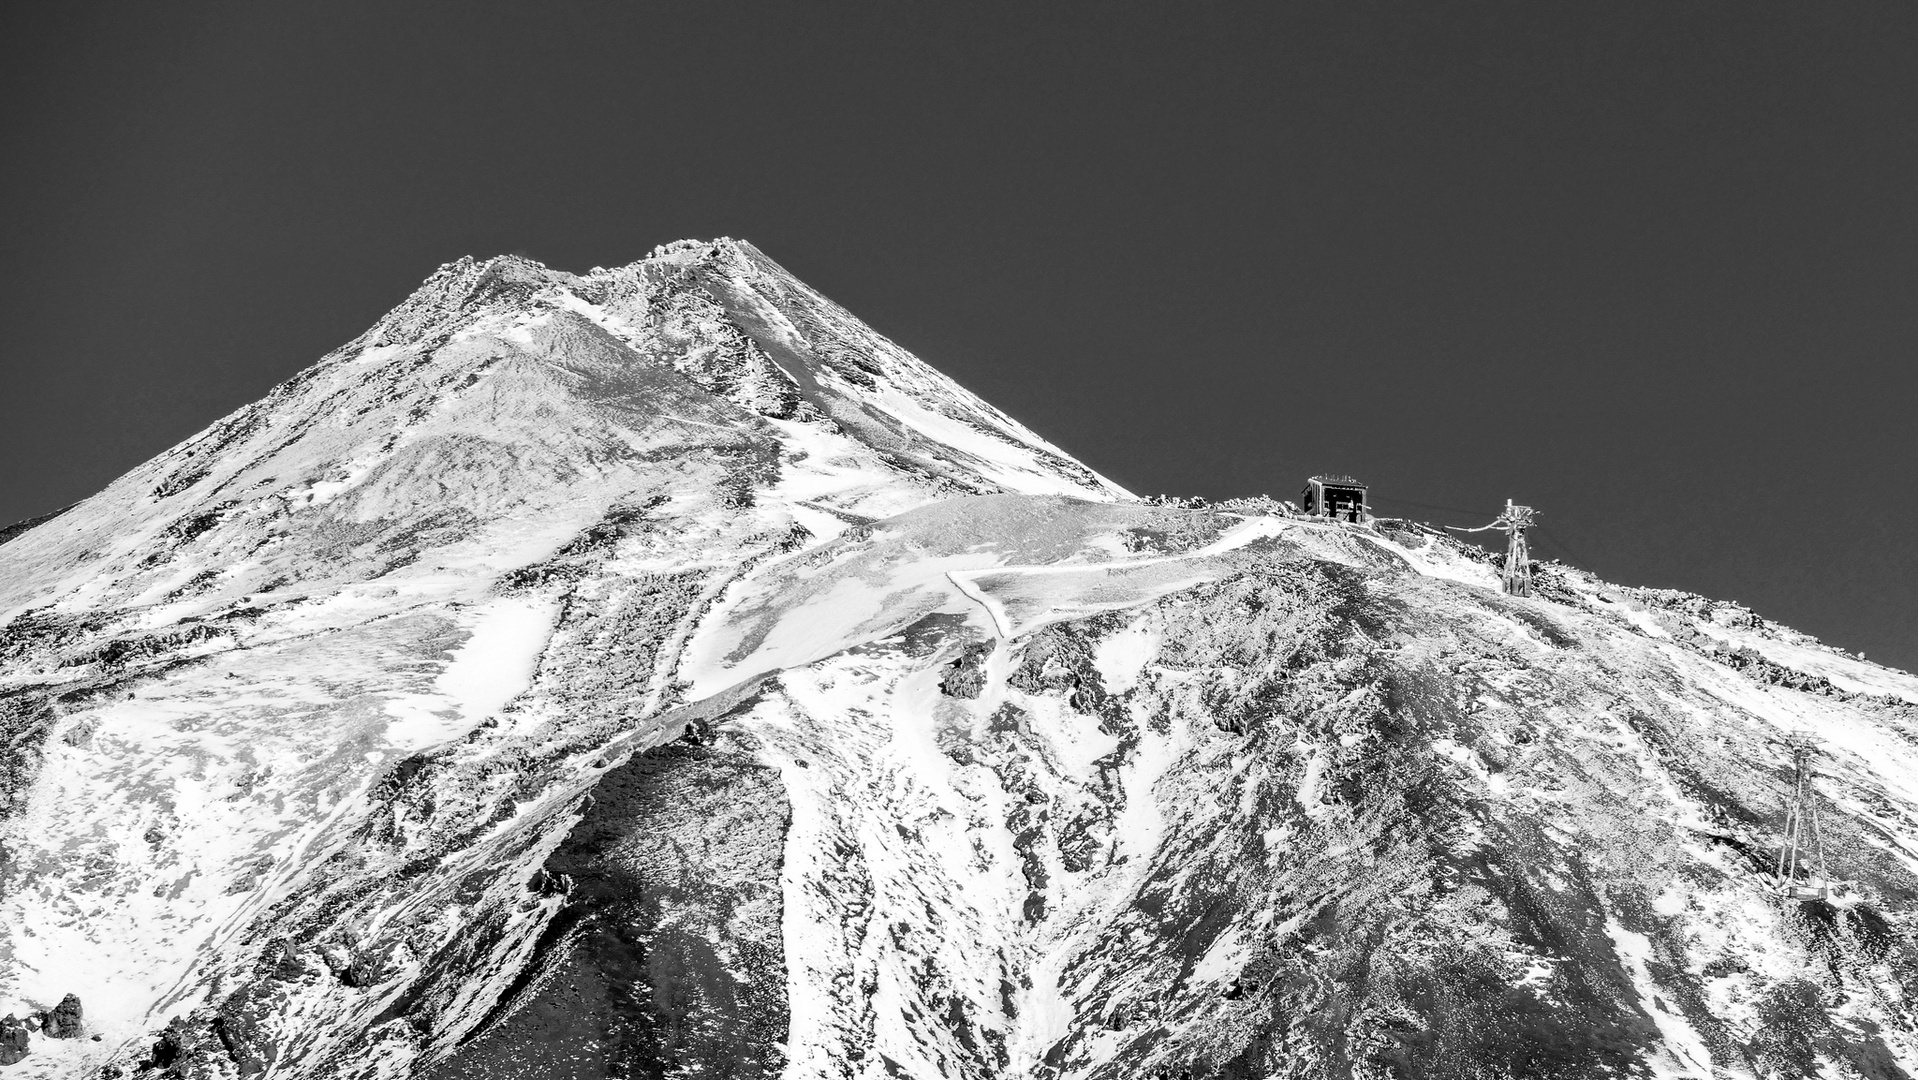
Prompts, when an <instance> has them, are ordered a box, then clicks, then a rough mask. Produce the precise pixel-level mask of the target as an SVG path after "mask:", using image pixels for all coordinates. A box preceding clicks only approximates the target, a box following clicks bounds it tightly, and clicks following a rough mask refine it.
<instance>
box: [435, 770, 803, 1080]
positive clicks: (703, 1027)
mask: <svg viewBox="0 0 1918 1080" xmlns="http://www.w3.org/2000/svg"><path fill="white" fill-rule="evenodd" d="M715 742H716V743H717V745H711V744H706V743H692V742H687V741H677V742H674V743H670V744H667V745H665V746H661V747H659V748H657V749H654V750H651V751H648V752H646V753H644V754H640V755H638V756H636V757H634V758H633V760H632V761H631V762H629V763H628V764H627V765H625V766H623V767H622V768H620V769H616V770H614V771H612V772H610V773H608V774H606V776H605V777H604V778H603V779H602V780H601V781H600V784H599V786H598V787H597V788H596V789H595V792H594V795H595V798H594V800H593V803H592V806H591V809H590V811H589V812H588V813H587V815H586V817H585V819H584V820H582V821H581V822H580V823H579V825H578V826H576V827H575V828H574V830H573V832H572V834H571V835H570V836H569V837H568V838H567V840H566V842H565V843H564V844H562V845H561V846H560V848H559V850H557V851H555V852H554V853H553V856H552V857H551V858H550V859H548V860H547V862H546V865H545V867H544V868H542V870H541V871H540V873H539V874H537V875H535V877H534V879H533V881H532V882H530V883H529V887H530V888H531V889H532V890H533V891H534V892H536V893H545V894H546V895H553V894H554V892H553V890H555V889H563V890H564V895H565V896H566V897H567V900H566V907H565V908H564V909H562V911H561V913H560V915H559V916H558V917H557V918H556V919H555V920H554V922H553V924H552V926H551V928H550V929H549V930H548V931H547V935H546V939H545V940H544V941H543V942H542V943H541V945H540V955H539V957H538V958H537V959H536V960H535V962H534V964H533V966H532V967H531V968H530V969H529V970H528V971H527V973H526V975H525V976H523V977H522V978H521V980H520V984H519V986H517V987H516V988H515V989H514V990H513V991H512V992H510V993H509V994H508V998H507V1000H506V1001H505V1002H503V1003H502V1006H501V1008H500V1010H499V1011H498V1015H497V1017H496V1019H495V1020H494V1021H492V1022H491V1023H489V1025H488V1030H487V1032H486V1034H484V1035H482V1036H480V1037H479V1038H477V1039H475V1040H474V1041H472V1042H471V1043H468V1044H467V1045H466V1046H464V1047H462V1048H461V1049H460V1050H459V1051H458V1052H457V1053H455V1054H454V1055H453V1056H452V1057H451V1058H450V1059H448V1060H447V1061H446V1062H444V1063H442V1064H441V1065H439V1066H437V1067H435V1068H433V1069H430V1070H428V1071H427V1072H426V1073H424V1074H423V1077H425V1078H430V1080H455V1078H458V1080H466V1078H472V1080H481V1078H491V1077H496V1076H508V1075H511V1076H521V1075H524V1076H535V1075H536V1076H540V1077H542V1078H554V1080H566V1078H578V1080H587V1078H593V1080H597V1078H599V1077H603V1076H633V1077H665V1076H673V1077H688V1078H712V1080H722V1078H723V1080H756V1078H769V1077H773V1076H777V1075H779V1072H780V1070H781V1068H782V1067H783V1066H784V1057H783V1054H782V1052H781V1050H780V1044H781V1043H782V1042H783V1041H784V1039H785V1034H786V1001H785V963H784V953H783V948H782V939H781V935H780V927H779V917H780V911H781V907H782V904H781V898H780V892H779V867H780V860H781V853H782V848H781V843H782V840H783V838H784V835H785V830H786V826H787V822H788V815H789V811H788V809H787V806H786V801H785V797H784V794H783V792H782V790H781V788H780V786H779V779H778V773H777V772H776V771H775V770H773V769H770V768H767V767H765V766H761V765H758V764H756V763H755V762H754V761H753V759H752V757H751V755H750V754H749V753H747V752H745V751H744V750H742V749H740V748H739V747H737V746H736V745H729V740H728V739H727V738H726V737H725V736H723V735H721V736H719V737H718V738H717V739H716V740H715Z"/></svg>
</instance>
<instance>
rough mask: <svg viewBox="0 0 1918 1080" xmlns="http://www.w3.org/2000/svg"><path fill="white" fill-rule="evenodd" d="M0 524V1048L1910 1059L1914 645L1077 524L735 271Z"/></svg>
mask: <svg viewBox="0 0 1918 1080" xmlns="http://www.w3.org/2000/svg"><path fill="white" fill-rule="evenodd" d="M0 535H4V536H5V538H4V539H3V540H0V626H3V627H4V629H0V662H3V663H4V668H3V669H0V738H4V739H6V740H7V742H8V754H7V756H6V758H5V759H4V763H3V764H0V815H4V817H3V819H0V844H3V845H4V846H0V998H4V999H6V1000H4V1001H0V1009H10V1010H13V1011H14V1012H15V1013H16V1014H21V1015H28V1016H30V1017H33V1018H36V1019H35V1021H34V1024H38V1025H39V1026H37V1027H35V1026H34V1024H25V1025H23V1024H20V1023H19V1022H17V1021H16V1022H13V1023H11V1024H4V1025H0V1027H4V1029H5V1030H0V1060H4V1059H5V1058H6V1057H11V1056H17V1055H14V1054H13V1053H12V1052H11V1050H10V1049H9V1048H15V1049H17V1048H24V1049H25V1055H24V1057H20V1058H19V1059H18V1060H17V1061H16V1062H15V1063H13V1064H8V1065H0V1076H34V1077H56V1076H59V1077H65V1076H104V1075H124V1076H135V1075H143V1076H150V1077H158V1076H174V1077H196V1078H202V1077H236V1076H271V1077H286V1078H296V1077H298V1078H305V1077H312V1078H335V1077H368V1078H372V1077H381V1078H410V1077H418V1078H422V1080H429V1078H430V1080H440V1078H445V1080H452V1078H468V1077H471V1078H481V1077H554V1078H581V1080H585V1078H600V1077H668V1076H671V1077H710V1078H721V1077H725V1078H750V1077H773V1076H786V1077H794V1078H801V1077H806V1078H810V1077H834V1078H838V1077H861V1078H864V1077H871V1078H893V1077H924V1078H932V1077H967V1078H971V1077H978V1078H985V1077H1002V1076H1004V1077H1044V1078H1063V1077H1087V1078H1092V1077H1098V1078H1111V1080H1129V1078H1134V1077H1220V1078H1251V1077H1267V1076H1285V1077H1332V1076H1336V1077H1353V1076H1361V1077H1372V1076H1378V1077H1386V1076H1408V1077H1545V1076H1550V1077H1600V1076H1604V1077H1621V1076H1654V1075H1656V1076H1672V1077H1697V1078H1701V1080H1703V1078H1711V1077H1722V1076H1747V1075H1749V1076H1811V1075H1824V1076H1848V1077H1872V1078H1880V1077H1901V1076H1905V1075H1907V1071H1909V1070H1913V1069H1915V1068H1918V1020H1914V1014H1913V1012H1912V1002H1913V1001H1915V1000H1918V927H1915V926H1914V916H1918V861H1915V860H1918V679H1914V678H1912V677H1911V676H1909V675H1906V674H1904V673H1901V672H1895V671H1890V670H1887V669H1884V668H1881V667H1878V666H1875V665H1872V664H1868V663H1866V662H1864V661H1863V660H1862V659H1860V658H1857V657H1852V656H1848V655H1846V654H1844V653H1842V652H1839V651H1837V650H1833V649H1829V648H1826V647H1824V646H1822V645H1820V644H1819V643H1817V642H1816V641H1814V640H1812V639H1810V638H1808V637H1805V636H1804V635H1801V634H1797V633H1795V632H1793V631H1791V630H1789V629H1787V628H1784V627H1781V626H1778V625H1776V624H1773V623H1770V622H1767V621H1766V620H1764V619H1761V618H1759V617H1757V616H1756V615H1754V614H1752V613H1751V612H1749V611H1747V610H1745V609H1744V608H1742V607H1739V606H1738V605H1736V604H1728V603H1722V602H1716V601H1710V600H1706V599H1703V598H1700V597H1695V596H1691V595H1689V594H1683V593H1676V592H1669V591H1661V590H1648V589H1632V588H1624V587H1619V586H1614V585H1610V584H1607V583H1605V582H1602V581H1599V580H1597V579H1596V578H1594V577H1592V576H1591V575H1589V574H1586V573H1584V572H1582V571H1579V570H1576V569H1573V568H1570V567H1564V566H1558V565H1549V566H1547V567H1545V568H1543V569H1542V570H1541V571H1540V573H1539V576H1538V581H1537V593H1538V595H1536V596H1534V597H1527V598H1520V597H1511V596H1506V595H1503V594H1502V593H1500V592H1499V591H1498V577H1497V572H1496V570H1495V568H1494V567H1493V566H1492V565H1490V564H1489V563H1488V562H1487V560H1486V559H1485V558H1484V557H1483V553H1482V552H1480V551H1479V550H1478V549H1476V548H1473V547H1470V546H1466V545H1462V544H1459V543H1457V542H1454V541H1452V540H1449V539H1447V538H1445V537H1443V536H1441V535H1437V534H1435V533H1433V532H1432V531H1430V530H1428V529H1426V528H1424V527H1422V526H1419V525H1417V524H1415V523H1410V522H1396V521H1379V522H1368V523H1363V524H1352V523H1343V522H1332V521H1326V520H1321V519H1315V518H1311V517H1307V516H1304V515H1301V514H1299V513H1298V512H1297V511H1296V510H1294V509H1293V508H1291V507H1289V506H1287V505H1285V504H1281V503H1276V502H1273V501H1271V500H1268V499H1250V500H1240V501H1236V502H1231V503H1225V504H1220V505H1207V504H1204V503H1201V502H1198V501H1196V500H1188V501H1179V500H1152V501H1141V500H1138V499H1135V498H1134V497H1132V496H1131V495H1130V494H1128V493H1127V492H1125V491H1124V490H1123V489H1121V488H1119V487H1118V486H1116V485H1114V484H1113V483H1112V482H1110V481H1109V480H1106V479H1105V478H1103V477H1101V476H1099V475H1098V474H1097V473H1095V472H1093V471H1092V470H1090V469H1088V468H1086V467H1085V466H1084V465H1082V464H1080V463H1078V462H1077V461H1074V460H1073V459H1072V458H1071V457H1069V456H1067V455H1066V454H1064V453H1063V452H1061V451H1060V450H1058V449H1057V448H1055V447H1053V446H1051V445H1049V444H1048V443H1046V442H1045V441H1044V440H1043V439H1041V438H1039V437H1038V436H1037V435H1035V434H1034V433H1033V432H1031V431H1029V430H1028V429H1026V428H1024V427H1023V426H1021V425H1020V424H1018V423H1017V422H1015V421H1013V420H1012V419H1010V418H1009V417H1007V416H1006V415H1005V414H1003V413H1001V412H999V411H998V410H996V409H994V408H992V407H991V406H990V405H988V404H986V403H985V402H983V401H981V400H979V399H978V398H977V397H975V396H973V395H972V394H970V393H968V392H967V391H965V390H964V389H962V388H960V387H959V386H957V385H956V384H954V383H953V382H952V381H951V380H949V379H947V378H946V377H944V376H943V375H941V374H940V373H938V372H937V371H935V370H933V369H932V368H930V367H928V366H927V365H925V364H923V363H921V362H920V361H918V360H917V359H915V358H913V357H912V356H911V355H909V354H907V353H906V352H905V351H903V350H901V349H900V348H899V347H897V346H896V345H894V344H893V343H891V342H889V341H887V340H886V339H885V338H883V337H881V336H880V335H878V334H876V333H874V332H873V331H872V330H870V329H869V328H867V327H865V326H864V325H863V324H861V323H860V322H859V321H858V320H857V319H855V318H853V317H852V316H851V315H850V314H848V313H847V312H845V311H844V310H843V309H841V308H839V307H838V306H836V305H834V304H832V303H831V302H830V301H828V300H826V299H825V298H823V297H821V296H820V295H819V294H818V293H816V292H814V291H813V290H811V289H809V288H807V287H806V286H805V285H804V284H802V283H800V282H799V281H797V280H796V279H795V278H793V277H792V276H791V275H790V274H788V273H786V272H785V271H784V270H783V269H781V268H780V267H779V266H777V265H776V264H774V263H773V262H772V261H771V260H769V259H767V258H766V257H765V256H764V255H763V254H761V253H760V252H758V251H757V250H756V249H754V248H753V247H752V246H751V245H749V244H745V243H743V242H739V241H733V240H719V241H713V242H710V243H708V242H695V241H685V242H680V243H676V244H670V245H666V246H664V247H661V248H659V249H657V250H656V251H655V252H654V253H653V255H652V256H651V257H649V258H647V259H643V260H641V261H639V262H637V263H634V264H632V265H630V266H626V267H621V268H618V269H614V270H595V271H593V272H592V273H590V274H586V275H583V276H576V275H572V274H566V273H561V272H558V271H554V270H551V269H548V268H546V267H543V266H540V265H538V264H537V263H533V262H530V261H528V260H524V259H517V258H501V259H494V260H490V261H487V262H483V263H476V262H473V261H471V260H461V261H460V262H457V263H453V264H450V265H448V266H445V267H442V268H441V269H440V270H439V271H438V272H437V273H435V274H434V275H433V276H432V277H431V278H429V279H428V280H427V282H426V283H425V284H424V285H423V286H422V287H421V288H420V289H419V290H418V291H417V292H416V293H415V294H414V295H413V296H412V297H410V298H409V299H408V300H407V301H406V302H405V303H403V304H402V305H401V306H400V307H398V308H396V309H395V310H394V311H393V312H391V313H390V314H388V315H387V316H386V317H385V318H383V319H381V320H380V321H379V323H378V324H376V325H375V326H374V327H373V328H372V329H370V330H369V331H367V333H366V334H364V335H362V336H361V337H360V338H359V339H357V340H355V341H354V342H352V343H350V344H348V345H347V346H345V347H343V348H342V349H340V350H338V351H337V352H335V353H333V354H330V355H329V356H327V357H326V358H324V359H323V360H321V361H320V362H319V363H318V364H316V365H315V366H313V367H312V368H310V369H308V370H307V371H305V372H303V373H301V374H300V375H298V376H296V377H295V378H294V379H292V380H290V381H289V382H287V383H285V384H284V385H282V386H280V387H278V388H277V389H275V390H274V391H273V392H272V393H271V394H269V395H268V396H267V397H266V398H264V399H263V400H261V401H260V402H258V403H256V404H254V405H251V406H248V407H247V408H245V409H242V410H240V411H239V412H236V413H234V414H233V415H232V416H229V417H227V418H226V419H224V420H221V421H220V422H219V423H217V424H215V425H213V426H212V427H210V428H208V429H207V430H206V431H204V432H202V433H200V434H199V435H196V436H194V437H193V438H191V439H188V440H187V441H186V442H184V443H182V444H180V445H179V446H177V447H175V448H174V449H172V450H169V451H167V452H166V453H164V454H161V455H160V456H159V457H157V458H155V459H153V460H152V461H150V462H148V463H147V464H145V465H142V466H140V467H139V468H137V469H135V470H134V471H132V472H131V473H129V474H127V475H126V476H125V477H122V478H121V479H120V480H118V481H116V482H115V483H114V484H113V485H112V486H110V487H108V488H107V489H106V490H105V491H103V492H101V493H100V494H98V495H96V496H94V497H93V498H90V499H88V500H86V501H85V502H82V503H80V504H78V505H77V506H74V507H72V508H70V509H69V510H67V511H64V512H62V513H60V514H58V515H55V516H53V517H51V518H49V519H46V520H42V521H39V522H36V523H30V527H27V528H24V529H20V530H10V531H9V533H8V534H0ZM1807 739H1812V740H1815V741H1816V743H1817V746H1818V749H1817V750H1816V752H1815V753H1814V754H1813V755H1812V757H1811V768H1812V770H1813V773H1812V790H1813V791H1815V792H1816V793H1817V798H1818V800H1819V802H1818V809H1819V811H1820V814H1821V821H1822V823H1823V840H1824V845H1825V851H1826V855H1827V858H1828V861H1829V865H1828V866H1827V867H1826V868H1825V869H1824V872H1823V876H1822V878H1820V880H1819V884H1820V886H1821V888H1820V889H1819V890H1817V891H1815V892H1813V891H1807V890H1804V889H1801V890H1799V891H1798V892H1797V893H1793V892H1790V891H1781V889H1780V888H1779V883H1778V881H1777V879H1776V877H1775V875H1774V872H1773V871H1774V869H1775V866H1776V861H1775V860H1776V857H1777V853H1778V848H1779V836H1780V834H1781V829H1782V827H1783V824H1784V821H1785V813H1786V808H1787V802H1788V799H1789V798H1790V796H1791V794H1792V792H1793V791H1794V783H1795V779H1796V776H1795V773H1794V765H1795V760H1796V759H1795V754H1796V755H1798V756H1800V757H1802V751H1798V750H1797V749H1796V747H1797V746H1799V745H1800V744H1802V743H1803V742H1804V741H1805V740H1807ZM69 994H72V995H76V997H75V998H74V999H72V1000H71V1001H69V999H68V998H67V995H69ZM56 1003H59V1004H57V1005H56ZM82 1003H84V1008H82ZM63 1010H64V1011H63ZM78 1034H85V1035H86V1036H89V1037H86V1038H80V1037H74V1036H77V1035H78Z"/></svg>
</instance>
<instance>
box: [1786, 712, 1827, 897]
mask: <svg viewBox="0 0 1918 1080" xmlns="http://www.w3.org/2000/svg"><path fill="white" fill-rule="evenodd" d="M1785 745H1786V746H1787V747H1789V748H1790V750H1791V771H1792V778H1791V799H1790V801H1789V802H1788V803H1787V804H1786V806H1785V837H1784V842H1783V843H1782V844H1781V845H1780V846H1779V849H1778V877H1779V880H1780V881H1781V883H1782V884H1783V887H1784V889H1785V891H1786V892H1788V893H1790V894H1792V895H1793V896H1796V897H1798V898H1799V899H1801V900H1810V899H1814V898H1818V899H1822V898H1823V897H1824V896H1825V894H1826V891H1827V890H1828V889H1829V888H1830V886H1831V877H1830V875H1829V874H1827V873H1826V871H1825V834H1824V832H1823V830H1821V829H1820V828H1819V827H1818V790H1817V788H1815V787H1814V786H1813V785H1812V773H1811V759H1812V756H1813V755H1814V754H1816V753H1818V741H1817V740H1816V739H1814V738H1812V737H1811V736H1810V735H1807V734H1805V733H1804V732H1794V733H1793V734H1791V735H1789V736H1786V739H1785ZM1814 862H1815V863H1816V869H1814V868H1813V863H1814ZM1800 867H1803V869H1804V871H1805V878H1806V882H1805V884H1804V885H1802V886H1801V885H1799V884H1798V871H1799V868H1800Z"/></svg>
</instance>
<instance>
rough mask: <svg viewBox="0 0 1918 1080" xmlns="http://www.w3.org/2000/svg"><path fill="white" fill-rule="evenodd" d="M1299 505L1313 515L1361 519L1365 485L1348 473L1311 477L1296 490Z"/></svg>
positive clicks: (1363, 516)
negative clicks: (1302, 488)
mask: <svg viewBox="0 0 1918 1080" xmlns="http://www.w3.org/2000/svg"><path fill="white" fill-rule="evenodd" d="M1299 506H1300V507H1301V508H1302V509H1304V510H1305V512H1306V513H1308V514H1311V515H1312V516H1313V517H1322V518H1331V519H1332V520H1333V521H1364V520H1365V517H1366V514H1365V509H1366V507H1365V485H1364V484H1361V483H1359V482H1358V481H1357V480H1354V479H1352V478H1351V477H1349V476H1315V477H1313V478H1312V479H1310V480H1307V481H1306V482H1305V490H1304V491H1302V492H1300V493H1299Z"/></svg>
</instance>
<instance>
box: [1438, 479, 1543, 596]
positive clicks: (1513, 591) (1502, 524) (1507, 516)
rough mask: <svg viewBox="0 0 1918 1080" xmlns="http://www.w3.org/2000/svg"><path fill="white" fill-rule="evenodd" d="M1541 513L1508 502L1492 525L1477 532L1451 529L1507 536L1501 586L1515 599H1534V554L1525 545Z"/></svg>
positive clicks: (1458, 530) (1510, 501)
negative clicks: (1492, 531) (1493, 531)
mask: <svg viewBox="0 0 1918 1080" xmlns="http://www.w3.org/2000/svg"><path fill="white" fill-rule="evenodd" d="M1536 516H1538V511H1536V510H1534V509H1532V508H1531V507H1529V506H1519V505H1517V504H1516V503H1514V502H1512V500H1510V499H1507V500H1505V512H1504V513H1502V514H1500V515H1499V516H1498V520H1496V521H1494V522H1492V523H1491V524H1490V525H1481V526H1479V527H1478V528H1476V529H1460V528H1458V527H1457V526H1452V525H1448V526H1446V528H1449V529H1452V530H1453V531H1455V532H1462V533H1474V532H1484V531H1485V530H1486V529H1500V530H1503V531H1504V533H1505V569H1504V570H1503V572H1501V573H1500V574H1499V584H1500V585H1501V586H1503V587H1504V589H1505V591H1506V593H1508V594H1510V595H1512V596H1530V595H1532V550H1531V548H1530V547H1529V546H1527V544H1526V543H1525V530H1526V529H1529V528H1531V527H1532V519H1533V518H1534V517H1536Z"/></svg>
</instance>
